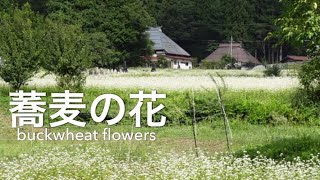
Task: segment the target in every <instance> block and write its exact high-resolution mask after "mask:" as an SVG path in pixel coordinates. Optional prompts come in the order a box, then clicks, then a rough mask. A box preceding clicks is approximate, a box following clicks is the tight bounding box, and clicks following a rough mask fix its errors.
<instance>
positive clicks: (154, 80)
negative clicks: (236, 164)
mask: <svg viewBox="0 0 320 180" xmlns="http://www.w3.org/2000/svg"><path fill="white" fill-rule="evenodd" d="M101 71H102V72H100V71H98V73H95V74H92V73H91V74H90V75H88V77H87V81H86V86H87V87H104V88H156V89H168V90H180V89H190V88H195V89H203V88H213V87H214V84H213V83H212V81H211V79H210V77H209V74H212V75H215V76H217V75H216V73H219V74H220V75H222V76H223V77H224V78H223V80H224V84H225V85H226V86H227V87H228V88H230V89H236V90H237V89H240V90H241V89H266V90H282V89H290V88H295V87H298V86H299V81H298V79H297V78H296V77H294V76H285V75H284V76H282V77H263V73H262V71H244V70H243V71H241V70H217V71H214V70H190V71H183V70H176V71H175V70H159V71H158V72H155V73H151V72H149V71H148V72H146V71H143V70H130V71H129V73H111V72H108V71H106V70H101ZM42 75H43V73H40V74H38V75H37V76H36V77H34V78H33V79H32V80H31V82H29V83H28V84H29V85H30V86H33V87H44V86H54V85H56V81H55V77H54V76H53V75H47V76H44V77H43V76H42ZM217 81H218V83H219V84H220V85H223V82H222V80H221V79H220V78H218V77H217ZM0 84H4V82H0Z"/></svg>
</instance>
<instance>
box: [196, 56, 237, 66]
mask: <svg viewBox="0 0 320 180" xmlns="http://www.w3.org/2000/svg"><path fill="white" fill-rule="evenodd" d="M235 63H236V59H235V58H232V57H231V56H230V55H224V56H223V57H222V58H221V60H220V61H218V62H216V61H207V60H204V61H203V62H202V63H201V66H200V67H201V68H203V69H234V68H235V66H234V64H235Z"/></svg>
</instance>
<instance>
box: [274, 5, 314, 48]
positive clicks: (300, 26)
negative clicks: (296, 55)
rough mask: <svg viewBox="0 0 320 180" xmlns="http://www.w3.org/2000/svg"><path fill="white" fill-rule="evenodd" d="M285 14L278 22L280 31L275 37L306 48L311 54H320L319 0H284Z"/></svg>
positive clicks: (275, 33)
mask: <svg viewBox="0 0 320 180" xmlns="http://www.w3.org/2000/svg"><path fill="white" fill-rule="evenodd" d="M283 2H284V3H285V7H287V9H286V12H285V14H284V15H283V16H282V17H281V18H280V19H279V20H278V21H277V22H276V24H277V25H279V26H280V29H279V30H278V31H276V32H274V33H273V34H271V35H273V36H278V37H282V38H281V39H282V41H291V42H293V43H295V44H296V45H297V46H305V47H307V48H308V52H309V53H311V54H312V53H319V48H318V47H317V46H319V45H320V36H319V34H320V7H319V5H320V4H319V1H318V0H283Z"/></svg>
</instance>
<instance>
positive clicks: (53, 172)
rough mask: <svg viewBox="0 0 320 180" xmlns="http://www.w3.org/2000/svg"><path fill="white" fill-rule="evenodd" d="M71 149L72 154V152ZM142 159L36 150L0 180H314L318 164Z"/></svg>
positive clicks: (6, 168) (10, 165)
mask: <svg viewBox="0 0 320 180" xmlns="http://www.w3.org/2000/svg"><path fill="white" fill-rule="evenodd" d="M70 148H71V149H70ZM147 155H148V158H147V159H145V160H141V159H131V158H130V156H128V158H127V159H126V160H119V159H117V158H116V157H115V156H114V154H113V153H112V152H110V151H109V149H108V148H106V147H104V146H101V145H92V146H90V147H82V146H70V147H69V148H67V149H66V148H61V147H56V148H52V149H48V148H47V149H37V150H35V151H34V152H33V153H32V154H31V153H30V154H23V155H20V156H19V157H18V158H15V159H13V160H11V161H10V160H0V167H1V168H0V177H1V178H3V179H33V178H36V179H181V180H182V179H183V180H185V179H318V178H320V171H319V170H320V159H319V157H318V156H313V157H312V159H311V160H308V161H301V160H300V159H299V158H298V159H296V160H295V161H294V162H290V163H289V162H286V161H280V162H275V161H274V160H272V159H268V158H266V157H263V156H259V157H256V158H254V159H250V158H248V157H247V156H244V157H241V158H236V157H234V156H232V155H219V154H216V155H213V156H210V157H209V156H207V155H204V154H202V153H201V154H200V156H199V157H196V156H195V155H194V154H190V153H176V152H172V153H162V152H157V153H148V154H147Z"/></svg>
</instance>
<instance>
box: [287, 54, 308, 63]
mask: <svg viewBox="0 0 320 180" xmlns="http://www.w3.org/2000/svg"><path fill="white" fill-rule="evenodd" d="M283 61H284V62H286V61H295V62H303V61H310V58H309V57H308V56H293V55H288V56H287V57H286V58H285V59H284V60H283Z"/></svg>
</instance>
